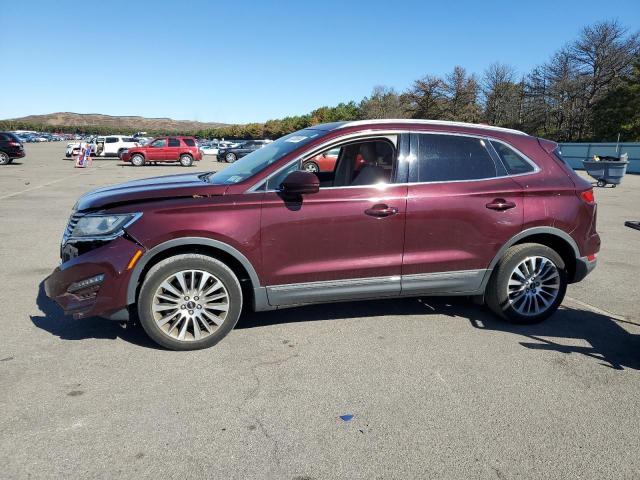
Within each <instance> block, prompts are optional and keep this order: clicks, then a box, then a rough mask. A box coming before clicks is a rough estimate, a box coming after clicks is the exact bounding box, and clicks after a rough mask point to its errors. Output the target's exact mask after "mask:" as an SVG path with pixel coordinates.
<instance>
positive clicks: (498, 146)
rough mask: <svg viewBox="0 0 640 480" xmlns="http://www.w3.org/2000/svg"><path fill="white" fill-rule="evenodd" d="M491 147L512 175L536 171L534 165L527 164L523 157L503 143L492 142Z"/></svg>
mask: <svg viewBox="0 0 640 480" xmlns="http://www.w3.org/2000/svg"><path fill="white" fill-rule="evenodd" d="M491 145H493V148H494V149H495V150H496V152H497V153H498V156H499V157H500V160H502V163H503V164H504V167H505V168H506V169H507V172H509V173H510V174H511V175H517V174H519V173H530V172H533V171H534V170H535V168H534V167H533V165H531V164H530V163H529V162H527V161H526V160H525V159H524V158H523V157H522V155H520V154H519V153H518V152H516V151H515V150H514V149H512V148H510V147H508V146H507V145H505V144H504V143H502V142H496V141H494V140H492V141H491Z"/></svg>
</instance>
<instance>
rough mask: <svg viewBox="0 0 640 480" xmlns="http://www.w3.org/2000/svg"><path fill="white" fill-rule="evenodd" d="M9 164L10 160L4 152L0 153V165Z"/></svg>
mask: <svg viewBox="0 0 640 480" xmlns="http://www.w3.org/2000/svg"><path fill="white" fill-rule="evenodd" d="M10 163H11V159H10V158H9V155H7V154H6V153H5V152H0V165H9V164H10Z"/></svg>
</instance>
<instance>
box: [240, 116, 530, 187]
mask: <svg viewBox="0 0 640 480" xmlns="http://www.w3.org/2000/svg"><path fill="white" fill-rule="evenodd" d="M412 122H414V121H412ZM380 123H385V122H380ZM387 123H388V122H387ZM407 123H411V122H407ZM440 124H441V123H438V124H437V125H440ZM457 124H458V123H457V122H449V123H446V122H445V123H442V125H457ZM429 125H436V124H434V123H429ZM463 125H473V124H463ZM480 127H481V126H480ZM338 128H343V127H338ZM492 128H494V129H498V128H499V127H492ZM504 130H508V129H504ZM401 134H419V135H453V136H459V137H471V138H479V139H481V140H485V141H487V143H488V144H489V145H490V146H491V150H492V152H493V153H495V155H496V158H498V160H500V162H502V159H501V158H500V155H499V154H498V152H496V150H495V148H493V145H491V142H500V143H502V144H504V145H506V146H507V147H509V148H511V149H512V150H513V151H514V152H516V153H517V154H518V155H520V156H521V157H522V158H524V159H525V160H526V161H527V163H529V164H530V165H531V166H532V167H533V169H534V170H533V171H532V172H526V173H517V174H509V173H508V171H507V169H506V167H504V164H503V167H504V169H505V171H507V174H506V175H500V176H496V177H488V178H474V179H469V180H444V181H433V182H403V183H388V184H384V185H387V186H402V185H407V186H412V185H431V184H434V183H437V184H443V183H461V182H482V181H487V180H495V179H503V178H515V177H524V176H526V175H535V174H537V173H540V172H541V171H542V168H541V167H540V166H538V164H537V163H535V162H534V161H533V160H531V159H530V158H529V157H528V156H527V155H525V154H524V153H522V152H521V151H520V150H518V149H517V148H516V147H514V146H513V145H511V144H510V143H508V142H505V141H503V140H500V139H497V138H494V137H491V136H490V135H480V134H475V133H465V132H434V131H432V132H427V131H416V130H404V129H402V130H393V129H391V130H363V131H361V132H357V133H352V134H349V135H345V136H342V137H339V138H334V139H332V140H330V141H327V142H325V143H322V144H320V145H318V146H317V147H315V148H314V149H313V150H311V151H310V152H307V153H305V154H303V155H300V156H298V157H296V158H295V159H294V160H292V161H290V162H289V163H287V164H286V165H284V166H283V167H281V168H279V169H278V170H276V171H275V172H273V173H272V174H271V175H269V176H268V177H267V178H265V179H263V180H261V181H260V182H257V183H255V184H254V185H252V186H251V187H250V188H249V189H248V190H246V192H245V193H272V192H277V190H267V189H266V188H265V189H260V187H261V186H262V185H263V184H264V185H266V183H267V182H268V181H269V179H270V178H271V177H274V176H275V175H277V174H279V173H280V172H282V171H283V170H285V169H286V168H288V167H290V166H291V165H292V164H294V163H295V162H297V161H299V160H300V159H302V158H304V157H313V156H314V155H317V154H318V153H321V152H322V151H324V150H326V149H327V148H326V147H327V146H331V145H332V144H333V145H335V144H337V143H341V142H342V141H343V140H350V139H355V138H359V137H364V138H366V137H371V136H373V137H377V136H381V137H384V136H385V135H401ZM523 135H526V134H523ZM527 136H529V135H527ZM396 148H397V146H396ZM485 148H487V147H485ZM487 153H491V152H489V150H488V149H487ZM409 155H412V154H411V153H410V154H409ZM404 160H405V159H398V161H404ZM375 187H376V186H375V185H352V186H341V187H323V188H322V190H335V189H344V188H375Z"/></svg>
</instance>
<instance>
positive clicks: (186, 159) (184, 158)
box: [180, 154, 193, 167]
mask: <svg viewBox="0 0 640 480" xmlns="http://www.w3.org/2000/svg"><path fill="white" fill-rule="evenodd" d="M180 165H182V166H183V167H190V166H191V165H193V157H192V156H191V155H187V154H185V155H180Z"/></svg>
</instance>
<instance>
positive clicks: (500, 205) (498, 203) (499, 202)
mask: <svg viewBox="0 0 640 480" xmlns="http://www.w3.org/2000/svg"><path fill="white" fill-rule="evenodd" d="M515 206H516V204H515V203H514V202H508V201H507V200H505V199H504V198H496V199H495V200H493V201H492V202H489V203H487V204H486V205H485V207H487V208H489V209H491V210H498V211H499V212H502V211H504V210H509V209H510V208H515Z"/></svg>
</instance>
